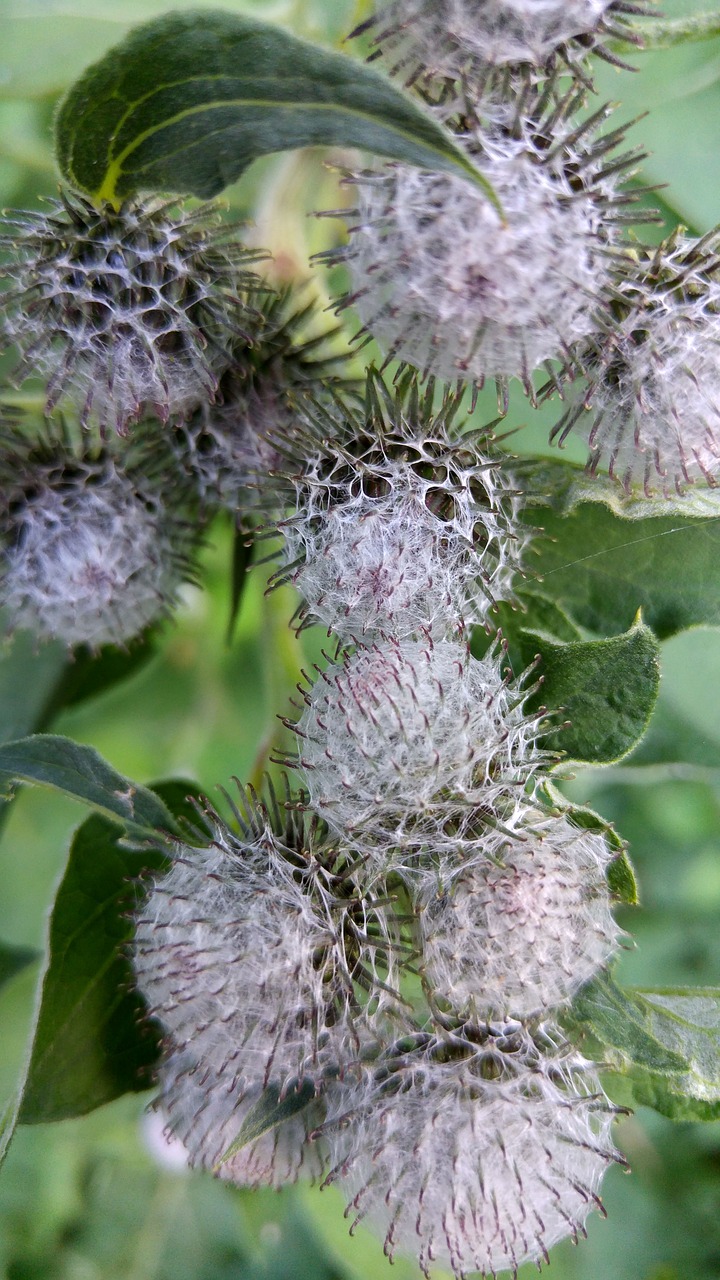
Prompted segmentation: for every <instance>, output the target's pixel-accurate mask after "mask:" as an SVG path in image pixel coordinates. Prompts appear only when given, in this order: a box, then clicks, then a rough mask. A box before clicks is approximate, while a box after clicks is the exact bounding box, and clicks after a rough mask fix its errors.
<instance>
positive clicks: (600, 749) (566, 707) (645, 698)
mask: <svg viewBox="0 0 720 1280" xmlns="http://www.w3.org/2000/svg"><path fill="white" fill-rule="evenodd" d="M523 634H524V637H525V638H526V641H527V643H528V644H529V645H531V646H532V647H533V648H534V650H535V652H536V653H538V654H539V655H540V657H541V659H542V662H541V665H540V675H541V676H542V679H543V684H542V688H541V690H540V692H539V693H538V694H537V695H535V698H534V701H535V702H538V701H542V702H543V703H544V704H545V705H546V706H547V707H548V709H549V710H550V711H558V710H559V711H562V713H563V716H567V717H568V722H567V723H565V724H564V725H563V727H562V728H561V729H559V730H558V731H557V732H555V733H554V734H552V736H551V739H550V740H551V743H552V745H553V746H554V747H557V748H558V749H559V750H562V751H563V753H564V754H565V756H566V757H569V758H570V759H571V760H577V761H582V762H584V763H587V764H611V763H613V762H614V761H616V760H621V759H622V757H623V756H625V755H627V754H628V752H629V751H632V749H633V747H634V746H636V745H637V743H638V742H639V741H640V739H641V738H642V736H643V734H644V733H645V730H646V728H647V726H648V723H649V720H650V716H651V715H652V711H653V707H654V706H655V702H656V699H657V695H658V688H659V684H660V668H659V664H658V653H659V645H658V642H657V640H656V639H655V636H654V635H653V633H652V631H650V629H649V628H648V627H646V626H644V624H643V623H642V622H637V623H636V624H635V625H634V626H633V627H632V628H631V630H630V631H628V632H626V634H625V635H622V636H614V637H613V638H612V639H610V640H582V641H575V642H574V643H571V644H562V643H560V642H558V641H556V640H555V639H554V638H552V637H549V636H547V635H544V634H543V633H541V632H540V633H538V632H532V631H528V630H525V631H524V633H523Z"/></svg>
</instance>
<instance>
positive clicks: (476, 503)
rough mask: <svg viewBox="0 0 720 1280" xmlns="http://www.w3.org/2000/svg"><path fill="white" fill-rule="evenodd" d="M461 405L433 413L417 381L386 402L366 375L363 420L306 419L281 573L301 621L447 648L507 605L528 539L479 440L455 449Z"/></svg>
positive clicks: (497, 466)
mask: <svg viewBox="0 0 720 1280" xmlns="http://www.w3.org/2000/svg"><path fill="white" fill-rule="evenodd" d="M458 407H459V397H457V396H455V397H453V396H448V397H446V400H445V402H444V404H443V406H442V407H441V409H440V410H439V411H436V410H434V409H433V387H432V384H431V385H430V386H429V387H428V388H427V390H426V392H425V394H424V396H423V397H421V396H420V394H419V389H418V385H417V382H416V381H415V380H414V379H412V378H411V379H410V380H409V381H408V379H407V378H405V380H404V382H403V381H402V380H401V386H400V388H399V389H398V390H397V391H396V392H395V393H394V395H392V394H391V393H390V391H389V389H388V388H387V387H386V386H385V385H384V384H383V383H382V381H381V380H380V379H379V378H378V377H377V376H376V375H373V374H370V375H369V378H368V398H367V401H366V404H365V406H364V407H363V408H362V409H361V408H360V406H359V405H358V404H357V403H354V402H353V401H352V400H351V399H349V398H344V399H342V400H336V401H335V403H334V405H329V406H327V407H326V408H324V409H323V410H322V412H320V413H318V414H317V416H316V419H315V421H312V420H309V421H308V426H307V432H306V438H305V439H300V440H299V441H298V445H297V448H298V453H299V455H300V456H299V457H298V460H297V463H296V466H295V468H291V469H289V471H288V477H287V482H286V487H287V489H288V490H289V495H290V497H291V500H292V501H293V504H294V506H295V508H296V510H295V514H293V515H292V516H290V517H289V518H288V519H287V520H285V521H283V523H282V525H281V532H282V534H283V538H284V543H285V550H284V560H285V564H286V566H288V567H287V568H284V569H282V570H281V571H280V572H279V574H278V575H277V577H278V579H279V580H280V581H283V582H285V581H288V580H289V581H291V582H292V583H293V584H294V585H295V586H296V587H297V589H298V590H299V591H300V593H301V595H302V596H303V598H304V601H305V609H304V610H303V611H302V613H301V617H302V618H303V619H305V618H307V619H310V620H318V621H321V622H322V623H323V624H324V625H326V626H327V627H328V629H330V630H333V631H334V632H335V633H336V634H337V635H338V636H340V637H341V638H343V639H347V638H350V637H352V638H369V637H372V636H373V635H376V634H378V633H380V632H385V633H389V634H392V635H393V636H394V637H396V638H398V639H403V638H406V637H410V636H413V635H418V634H423V635H428V634H430V635H438V636H443V635H450V634H457V633H462V632H464V631H465V630H466V629H467V628H469V627H470V626H472V625H473V624H474V623H480V622H483V621H484V620H485V618H486V616H487V614H488V612H489V610H490V608H491V606H492V605H493V603H494V602H495V601H496V600H497V599H503V598H505V597H507V596H509V595H510V594H511V583H512V579H513V575H514V573H515V571H516V570H517V569H518V567H519V560H520V555H521V552H522V549H523V546H524V543H525V541H526V539H527V536H528V535H527V532H526V530H525V529H524V528H523V526H522V525H521V523H520V520H519V499H518V496H517V494H516V493H515V492H514V490H513V488H512V484H511V478H510V476H509V475H508V473H507V471H506V470H504V469H503V467H502V464H501V463H500V462H499V461H498V460H497V458H496V457H495V458H494V457H493V456H492V454H491V453H488V451H487V450H488V449H489V447H490V446H489V445H488V442H487V439H485V440H482V441H478V437H477V436H460V435H457V436H453V434H452V433H451V428H452V419H453V416H454V415H455V414H456V412H457V409H458Z"/></svg>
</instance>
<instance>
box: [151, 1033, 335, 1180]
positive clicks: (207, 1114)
mask: <svg viewBox="0 0 720 1280" xmlns="http://www.w3.org/2000/svg"><path fill="white" fill-rule="evenodd" d="M160 1088H161V1093H160V1098H159V1102H160V1105H161V1106H162V1110H163V1113H164V1115H165V1117H166V1120H167V1129H168V1132H169V1133H171V1134H172V1135H173V1136H174V1137H175V1138H178V1139H179V1140H180V1141H181V1142H182V1143H183V1145H184V1147H185V1149H186V1151H187V1156H188V1161H189V1163H190V1164H191V1165H192V1166H194V1167H198V1168H203V1169H209V1170H213V1171H215V1172H216V1173H217V1174H218V1175H219V1177H221V1178H222V1179H224V1180H226V1181H228V1182H233V1183H235V1184H236V1185H238V1186H244V1187H258V1186H272V1187H275V1188H277V1189H279V1188H280V1187H282V1186H285V1185H286V1184H287V1183H289V1182H295V1181H296V1180H297V1179H298V1178H299V1177H303V1178H317V1177H319V1175H320V1174H321V1173H322V1171H323V1167H324V1161H323V1150H322V1146H321V1144H319V1143H315V1142H311V1141H309V1135H310V1133H311V1132H312V1131H313V1129H315V1128H316V1127H317V1126H318V1125H319V1124H320V1123H321V1122H322V1120H323V1114H324V1113H323V1109H322V1104H321V1103H320V1102H319V1101H317V1100H315V1101H311V1102H310V1103H309V1104H308V1106H307V1107H305V1108H304V1109H303V1110H302V1111H300V1112H298V1113H297V1114H295V1115H293V1116H291V1117H289V1118H288V1119H287V1120H285V1121H283V1122H282V1123H281V1124H280V1125H278V1126H276V1127H275V1128H273V1129H269V1130H267V1131H266V1132H265V1133H263V1134H262V1135H261V1136H260V1137H259V1138H257V1139H255V1140H254V1141H252V1142H249V1143H248V1144H247V1146H244V1147H241V1148H240V1150H239V1151H238V1152H236V1154H235V1155H233V1156H231V1157H230V1158H229V1159H228V1160H225V1161H223V1160H222V1157H223V1156H225V1154H226V1153H227V1152H228V1151H229V1149H230V1147H231V1146H232V1144H233V1143H234V1142H235V1141H236V1139H237V1138H238V1135H239V1134H240V1131H241V1129H242V1126H243V1123H244V1121H245V1120H246V1119H247V1117H248V1115H249V1113H251V1112H252V1110H253V1108H254V1107H255V1106H256V1105H257V1104H258V1102H259V1100H260V1099H261V1098H262V1096H263V1089H262V1087H261V1086H257V1087H256V1088H253V1089H249V1090H247V1091H245V1092H244V1093H241V1094H240V1095H238V1093H237V1091H236V1090H234V1089H233V1088H232V1087H231V1086H229V1085H228V1081H227V1079H223V1077H222V1076H220V1077H217V1076H215V1074H214V1073H213V1071H212V1070H211V1068H209V1067H208V1065H207V1063H206V1062H205V1061H204V1060H202V1059H198V1058H196V1057H195V1056H194V1055H193V1052H192V1049H191V1050H190V1051H187V1052H178V1051H173V1052H171V1053H170V1054H169V1055H168V1057H167V1059H166V1061H165V1062H164V1064H163V1066H162V1067H161V1071H160ZM289 1097H290V1099H292V1097H293V1095H292V1093H291V1094H290V1095H289Z"/></svg>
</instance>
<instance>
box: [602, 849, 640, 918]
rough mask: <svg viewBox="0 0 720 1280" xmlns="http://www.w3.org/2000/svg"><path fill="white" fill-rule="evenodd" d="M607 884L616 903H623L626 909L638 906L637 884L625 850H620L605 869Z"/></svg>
mask: <svg viewBox="0 0 720 1280" xmlns="http://www.w3.org/2000/svg"><path fill="white" fill-rule="evenodd" d="M607 882H608V885H609V886H610V892H611V893H612V895H613V897H614V898H615V899H616V900H617V901H618V902H622V903H624V905H625V906H626V907H637V906H638V904H639V902H640V895H639V893H638V882H637V879H636V876H635V870H634V868H633V864H632V862H631V861H630V859H629V857H628V854H627V850H626V849H622V850H621V852H620V853H618V854H617V855H616V856H615V857H614V858H613V860H612V862H611V863H610V865H609V867H608V869H607Z"/></svg>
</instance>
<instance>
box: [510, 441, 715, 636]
mask: <svg viewBox="0 0 720 1280" xmlns="http://www.w3.org/2000/svg"><path fill="white" fill-rule="evenodd" d="M520 474H521V475H522V477H523V482H524V485H525V487H526V491H527V493H528V498H529V501H530V503H531V504H535V505H534V509H533V506H532V505H531V506H530V508H529V509H528V512H527V515H528V519H529V520H530V521H531V522H532V523H533V524H536V525H538V526H539V527H540V528H542V529H543V530H544V536H538V538H537V539H536V542H535V544H534V546H535V552H536V554H535V556H534V557H533V559H532V561H531V562H530V563H529V566H528V567H529V568H531V569H532V570H534V572H536V573H537V575H538V577H539V578H540V579H541V582H542V585H541V587H539V590H541V591H542V594H543V595H544V596H546V597H550V598H552V599H553V600H555V601H556V603H557V604H558V606H559V608H560V609H562V610H563V611H564V612H565V613H566V614H567V615H568V616H569V617H570V618H572V619H573V621H574V622H576V623H578V624H579V625H580V626H582V627H586V628H587V629H588V630H590V631H594V632H595V633H596V634H598V635H615V634H617V633H618V632H619V631H626V630H627V628H628V627H630V626H631V625H632V622H633V619H634V617H635V615H636V614H637V612H638V610H639V609H642V613H643V618H644V621H645V622H646V623H647V625H648V626H649V627H651V628H652V630H653V631H654V632H655V634H656V635H657V636H658V637H659V639H661V640H664V639H667V638H668V637H670V636H673V635H676V634H677V633H678V632H680V631H684V630H686V629H687V628H688V627H696V626H720V492H719V491H718V490H716V489H715V490H714V489H697V490H691V491H689V492H688V494H687V495H686V496H685V497H673V498H667V499H665V498H645V497H638V496H631V497H627V496H626V495H625V494H624V493H623V491H622V489H620V486H619V485H616V484H613V483H612V482H611V481H609V480H607V481H606V480H604V479H602V478H600V477H598V478H597V479H595V480H593V479H592V478H590V477H588V476H586V475H585V474H584V473H583V471H582V470H581V469H579V468H578V467H576V466H574V465H572V464H569V463H565V462H553V461H547V460H543V461H542V462H539V463H535V464H532V465H530V466H527V467H525V468H523V470H522V472H521V473H520Z"/></svg>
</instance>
